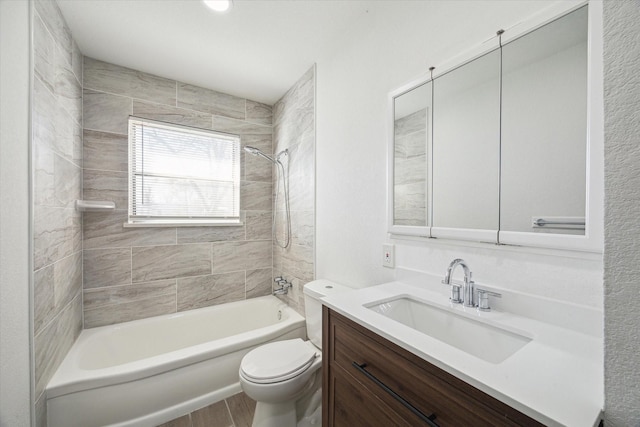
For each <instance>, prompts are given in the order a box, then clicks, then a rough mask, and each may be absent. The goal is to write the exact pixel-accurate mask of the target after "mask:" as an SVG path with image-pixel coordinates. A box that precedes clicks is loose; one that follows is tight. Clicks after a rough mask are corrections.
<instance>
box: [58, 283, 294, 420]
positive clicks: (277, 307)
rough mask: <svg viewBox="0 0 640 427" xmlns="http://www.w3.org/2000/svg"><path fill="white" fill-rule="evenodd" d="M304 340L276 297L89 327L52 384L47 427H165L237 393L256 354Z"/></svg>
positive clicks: (292, 319) (63, 363)
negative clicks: (243, 366)
mask: <svg viewBox="0 0 640 427" xmlns="http://www.w3.org/2000/svg"><path fill="white" fill-rule="evenodd" d="M305 336H306V328H305V320H304V318H303V317H302V316H300V315H299V314H298V313H296V312H295V311H294V310H293V309H291V308H290V307H288V306H287V305H286V304H284V303H283V302H282V301H280V300H279V299H278V298H276V297H273V296H265V297H260V298H253V299H249V300H245V301H238V302H232V303H227V304H221V305H217V306H213V307H207V308H202V309H197V310H191V311H186V312H182V313H176V314H170V315H164V316H158V317H153V318H149V319H143V320H135V321H132V322H126V323H120V324H117V325H113V326H103V327H99V328H94V329H87V330H83V331H82V332H81V333H80V336H79V337H78V340H77V341H76V342H75V343H74V344H73V346H72V347H71V350H70V351H69V353H68V354H67V356H66V357H65V359H64V361H63V362H62V364H61V365H60V367H59V368H58V370H57V371H56V373H55V374H54V376H53V378H52V379H51V381H50V382H49V384H48V385H47V389H46V396H47V419H48V426H49V427H74V426H78V427H91V426H106V425H113V426H122V427H124V426H136V427H137V426H156V425H158V424H162V423H164V422H166V421H169V420H171V419H174V418H177V417H179V416H182V415H185V414H187V413H189V412H192V411H194V410H196V409H198V408H201V407H203V406H207V405H208V404H211V403H213V402H216V401H219V400H222V399H224V398H227V397H229V396H231V395H233V394H235V393H238V392H239V391H240V383H239V381H238V369H239V368H240V361H241V360H242V357H243V356H244V355H245V354H246V353H247V352H249V351H250V350H251V349H253V348H255V347H257V346H259V345H261V344H264V343H266V342H270V341H278V340H284V339H291V338H303V339H304V338H305Z"/></svg>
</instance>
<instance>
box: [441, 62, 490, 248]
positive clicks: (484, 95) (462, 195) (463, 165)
mask: <svg viewBox="0 0 640 427" xmlns="http://www.w3.org/2000/svg"><path fill="white" fill-rule="evenodd" d="M433 91H434V100H433V124H434V126H433V159H434V161H433V227H438V228H448V229H476V230H494V231H497V230H498V207H499V198H498V190H499V170H500V52H499V51H498V50H496V51H493V52H490V53H488V54H486V55H484V56H481V57H479V58H477V59H475V60H473V61H471V62H469V63H467V64H464V65H463V66H461V67H458V68H456V69H454V70H452V71H450V72H448V73H446V74H444V75H442V76H440V77H438V78H437V79H435V81H434V87H433ZM432 234H434V235H435V233H433V231H432ZM442 237H452V236H446V233H445V235H442ZM488 237H490V236H488ZM495 237H496V236H495V233H494V235H493V240H495ZM481 239H482V238H481Z"/></svg>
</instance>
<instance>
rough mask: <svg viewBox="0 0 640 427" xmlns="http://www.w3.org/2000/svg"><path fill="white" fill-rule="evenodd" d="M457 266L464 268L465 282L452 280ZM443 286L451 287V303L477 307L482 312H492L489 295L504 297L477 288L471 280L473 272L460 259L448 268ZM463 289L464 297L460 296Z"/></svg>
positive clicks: (452, 262) (455, 260)
mask: <svg viewBox="0 0 640 427" xmlns="http://www.w3.org/2000/svg"><path fill="white" fill-rule="evenodd" d="M457 266H460V267H462V270H463V271H464V280H463V281H462V282H459V281H457V280H453V279H452V275H453V271H454V270H455V269H456V267H457ZM442 284H444V285H447V286H451V296H450V297H449V300H451V302H453V303H456V304H464V306H465V307H477V308H478V310H480V311H491V307H489V295H491V296H493V297H496V298H500V297H502V294H499V293H497V292H493V291H490V290H488V289H481V288H478V287H476V283H475V282H474V281H473V280H471V270H469V267H468V266H467V263H466V262H464V260H462V259H460V258H456V259H454V260H453V261H451V264H449V267H447V274H445V276H444V279H443V280H442ZM461 288H462V296H460V290H461Z"/></svg>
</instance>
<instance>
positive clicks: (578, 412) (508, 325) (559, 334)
mask: <svg viewBox="0 0 640 427" xmlns="http://www.w3.org/2000/svg"><path fill="white" fill-rule="evenodd" d="M431 282H432V283H430V284H429V285H428V286H415V285H414V284H407V283H403V282H390V283H385V284H382V285H377V286H371V287H367V288H362V289H357V290H354V291H350V292H348V293H344V294H336V295H331V296H328V297H326V298H324V300H323V303H324V305H326V306H328V307H329V308H331V309H333V310H334V311H336V312H338V313H340V314H342V315H344V316H346V317H348V318H350V319H351V320H353V321H354V322H356V323H358V324H360V325H362V326H364V327H366V328H368V329H370V330H372V331H373V332H375V333H377V334H379V335H381V336H382V337H384V338H386V339H388V340H389V341H392V342H394V343H395V344H398V345H399V346H400V347H402V348H404V349H406V350H407V351H410V352H411V353H413V354H415V355H417V356H419V357H421V358H422V359H424V360H426V361H428V362H430V363H432V364H434V365H436V366H438V367H439V368H441V369H443V370H445V371H447V372H449V373H451V374H453V375H455V376H457V377H458V378H460V379H462V380H464V381H466V382H467V383H469V384H471V385H473V386H474V387H476V388H478V389H480V390H482V391H484V392H485V393H487V394H489V395H491V396H493V397H495V398H496V399H498V400H500V401H502V402H504V403H506V404H508V405H510V406H512V407H513V408H515V409H517V410H519V411H520V412H522V413H524V414H526V415H528V416H530V417H531V418H534V419H536V420H538V421H539V422H541V423H543V424H545V425H549V426H576V427H578V426H580V427H583V426H594V425H597V424H598V423H599V421H600V417H601V412H602V408H603V401H604V397H603V396H604V391H603V378H604V377H603V355H602V354H603V343H602V338H601V337H599V336H595V335H590V334H588V333H585V332H581V331H578V330H575V329H571V328H567V327H563V326H561V325H558V324H554V323H546V322H544V321H540V320H536V319H533V318H530V317H525V316H520V315H517V314H514V313H510V312H506V311H499V310H492V311H491V312H479V311H477V310H476V309H474V308H466V307H463V306H462V305H460V304H452V303H451V302H450V301H449V299H448V297H447V295H446V289H445V292H442V291H441V289H440V288H444V286H442V285H439V280H438V282H435V281H434V280H432V281H431ZM434 282H435V283H438V285H435V286H434ZM438 286H439V287H438ZM398 296H412V297H414V298H417V299H421V300H425V301H428V302H429V303H431V304H432V305H435V306H437V307H439V308H444V309H445V310H451V311H454V312H458V313H460V312H464V314H465V315H468V316H473V317H478V318H480V320H481V321H486V322H488V323H490V324H493V325H495V326H497V327H504V328H505V329H509V330H514V329H515V330H519V331H522V332H524V333H525V334H526V335H527V336H528V337H530V338H532V340H531V341H530V342H529V343H527V344H526V345H525V346H524V347H522V348H521V349H519V350H518V351H517V352H515V353H514V354H513V355H511V356H510V357H508V358H507V359H506V360H504V361H502V362H500V363H490V362H487V361H485V360H482V359H480V358H478V357H475V356H473V355H471V354H469V353H466V352H465V351H463V350H459V349H457V348H455V347H453V346H450V345H448V344H446V343H444V342H442V341H439V340H437V339H435V338H432V337H431V336H429V335H426V334H424V333H422V332H419V331H417V330H415V329H413V328H411V327H408V326H405V325H403V324H401V323H399V322H396V321H394V320H391V319H389V318H387V317H385V316H383V315H381V314H379V313H376V312H374V311H373V310H370V309H368V308H367V307H365V305H371V304H372V303H376V302H380V301H385V300H387V301H388V300H389V299H393V298H396V297H398ZM501 302H502V303H503V304H502V305H503V306H508V302H509V300H508V296H506V295H505V296H504V297H503V301H501ZM565 309H566V310H568V311H570V310H571V309H572V307H571V305H570V304H567V305H566V307H565ZM569 314H570V313H569ZM563 315H565V316H566V315H567V313H563Z"/></svg>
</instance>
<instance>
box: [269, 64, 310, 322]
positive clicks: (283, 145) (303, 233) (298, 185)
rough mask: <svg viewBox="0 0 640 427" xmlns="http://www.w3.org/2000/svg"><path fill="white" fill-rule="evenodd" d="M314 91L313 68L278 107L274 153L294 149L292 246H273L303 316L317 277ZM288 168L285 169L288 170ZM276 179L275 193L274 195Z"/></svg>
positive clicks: (281, 226) (290, 299)
mask: <svg viewBox="0 0 640 427" xmlns="http://www.w3.org/2000/svg"><path fill="white" fill-rule="evenodd" d="M315 89H316V67H315V66H313V67H311V68H310V69H309V70H308V71H307V72H306V73H305V74H304V75H303V76H302V77H301V78H300V79H299V80H298V82H297V83H296V84H294V85H293V87H292V88H291V89H289V91H287V93H286V94H285V95H284V96H283V97H282V98H281V99H280V100H279V101H278V102H276V104H275V105H274V106H273V133H274V146H275V147H274V152H275V153H278V152H280V151H282V150H284V149H288V150H289V157H288V161H289V199H290V211H291V244H290V245H289V246H288V247H287V248H286V249H283V248H281V247H279V246H278V245H276V244H275V242H274V245H273V273H274V275H275V276H283V277H284V278H286V279H287V280H289V282H291V283H292V285H293V287H292V288H291V289H290V290H289V293H288V294H287V295H284V296H281V298H283V299H285V300H286V301H287V303H288V304H289V305H290V306H291V307H293V308H294V309H295V310H296V311H297V312H299V313H300V314H302V315H304V294H303V287H304V285H305V284H306V283H307V282H309V281H311V280H313V279H314V277H315V269H314V253H313V250H314V249H313V248H314V238H315V214H314V212H315V147H316V130H315V108H316V107H315ZM285 170H286V169H285ZM275 183H276V181H275V177H274V191H275ZM280 189H281V190H280V194H279V197H278V207H277V210H278V215H277V224H276V225H277V227H276V233H278V234H277V235H278V239H279V241H283V240H284V236H283V230H285V227H286V222H285V221H286V220H285V218H286V217H285V215H284V214H283V209H284V203H283V200H284V194H283V193H282V186H280Z"/></svg>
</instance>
